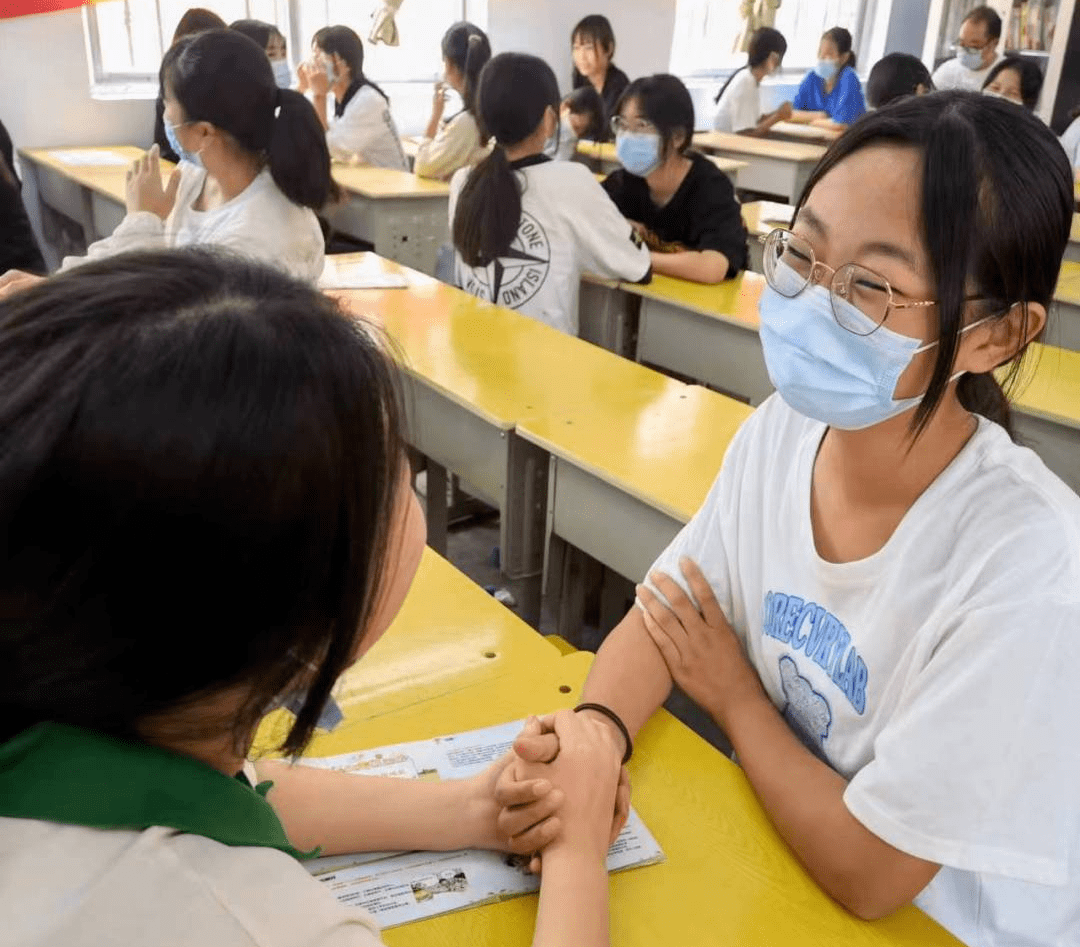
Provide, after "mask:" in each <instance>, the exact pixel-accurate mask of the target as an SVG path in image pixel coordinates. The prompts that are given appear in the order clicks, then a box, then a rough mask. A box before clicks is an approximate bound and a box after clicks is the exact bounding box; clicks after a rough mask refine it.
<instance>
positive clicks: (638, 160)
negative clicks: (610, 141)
mask: <svg viewBox="0 0 1080 947" xmlns="http://www.w3.org/2000/svg"><path fill="white" fill-rule="evenodd" d="M615 155H616V157H617V158H618V159H619V163H620V164H621V165H622V166H623V167H624V168H626V170H627V171H629V172H630V173H631V174H636V175H637V176H638V177H639V178H644V177H648V176H649V175H650V174H652V173H653V171H655V170H656V169H657V168H659V167H660V164H661V159H660V136H659V135H657V134H654V133H652V132H619V134H618V135H616V136H615Z"/></svg>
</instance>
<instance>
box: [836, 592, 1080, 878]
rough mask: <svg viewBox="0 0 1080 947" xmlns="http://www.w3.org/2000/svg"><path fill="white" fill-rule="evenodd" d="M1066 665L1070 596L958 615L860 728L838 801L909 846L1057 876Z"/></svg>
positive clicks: (1072, 713)
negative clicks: (863, 739)
mask: <svg viewBox="0 0 1080 947" xmlns="http://www.w3.org/2000/svg"><path fill="white" fill-rule="evenodd" d="M1063 592H1064V594H1066V595H1069V594H1072V593H1073V592H1074V590H1063ZM1078 671H1080V602H1077V601H1076V600H1075V599H1073V600H1071V601H1070V600H1065V599H1056V600H1055V598H1054V597H1053V596H1052V595H1051V596H1044V597H1042V598H1039V599H1034V598H1032V599H1030V600H1027V601H1020V602H1016V603H1011V604H1009V605H997V606H994V607H988V608H983V609H980V610H977V611H974V612H971V613H969V614H967V615H965V616H963V617H962V618H961V619H960V620H959V622H958V624H957V627H956V628H955V629H954V630H953V631H952V632H951V633H950V634H949V635H948V636H947V637H946V638H945V639H944V640H943V641H942V642H941V643H940V644H939V645H938V646H937V648H936V650H935V651H934V653H933V656H932V657H931V658H930V659H929V661H928V663H927V665H926V667H925V668H924V669H923V670H922V672H921V673H920V674H919V675H918V676H917V677H916V678H915V679H914V680H913V681H912V682H911V683H910V684H909V685H908V686H907V692H906V693H905V694H903V696H902V703H901V705H900V707H899V708H898V710H897V712H896V714H895V716H894V717H893V718H892V719H891V720H890V721H889V722H888V723H887V724H886V726H885V728H884V729H883V730H882V731H881V733H880V734H879V735H878V737H877V739H876V740H875V741H874V758H873V760H872V761H871V762H870V763H868V764H867V765H866V766H864V767H863V768H862V769H861V770H859V772H858V773H856V774H855V776H854V778H853V779H852V781H851V783H850V784H849V785H848V788H847V790H846V792H845V794H844V802H845V803H846V805H847V807H848V809H849V810H850V811H851V813H852V815H854V816H855V818H856V819H858V820H859V821H860V822H862V823H863V824H864V825H865V826H866V827H867V828H868V829H870V831H871V832H873V833H874V834H875V835H877V836H879V837H880V838H882V839H884V840H885V841H886V842H888V843H889V844H890V845H893V846H894V847H896V848H899V849H900V850H901V851H905V852H908V853H909V854H912V855H915V856H917V857H919V858H925V859H927V860H929V861H932V862H937V863H939V864H943V865H948V866H950V867H952V868H957V869H960V870H963V871H972V872H982V873H988V874H995V875H1004V876H1006V877H1010V878H1013V879H1017V880H1021V881H1029V882H1034V883H1037V884H1045V885H1061V884H1064V883H1065V881H1066V879H1067V875H1068V864H1067V862H1068V857H1069V848H1070V845H1071V841H1072V839H1074V838H1076V829H1077V825H1078V821H1077V820H1078V810H1080V791H1078V787H1080V749H1078V743H1077V740H1076V722H1077V720H1080V688H1078V687H1077V672H1078Z"/></svg>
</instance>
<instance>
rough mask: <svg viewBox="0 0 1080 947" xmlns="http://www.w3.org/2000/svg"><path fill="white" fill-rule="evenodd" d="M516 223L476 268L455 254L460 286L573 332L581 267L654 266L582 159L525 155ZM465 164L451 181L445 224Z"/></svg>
mask: <svg viewBox="0 0 1080 947" xmlns="http://www.w3.org/2000/svg"><path fill="white" fill-rule="evenodd" d="M526 160H527V161H528V162H529V163H528V166H526V167H522V168H520V169H519V170H518V171H517V172H516V173H517V174H518V175H520V177H521V179H522V191H523V193H522V196H521V209H522V212H521V223H520V224H519V226H518V232H517V237H516V238H515V239H514V242H513V243H512V244H511V246H510V249H509V250H507V252H506V253H505V254H504V255H503V256H502V257H500V258H499V259H498V260H496V261H495V262H494V263H491V264H490V265H488V266H486V267H483V268H477V269H474V268H473V267H470V266H466V265H465V263H464V261H463V260H462V259H461V254H459V253H457V254H455V257H456V259H455V275H456V278H457V283H458V285H459V286H460V287H461V288H462V289H464V290H465V291H466V292H469V293H472V294H473V295H474V296H479V297H480V298H481V299H485V300H487V301H488V302H494V303H497V304H498V305H500V306H506V307H508V308H510V309H517V310H518V311H519V312H521V313H523V314H524V315H526V316H531V317H532V318H534V319H539V320H540V321H541V322H546V323H547V324H548V325H550V326H554V327H555V328H556V329H561V330H562V331H563V332H568V333H570V334H571V335H577V331H578V290H579V283H580V280H581V274H582V273H583V272H589V273H595V274H596V275H597V276H603V277H607V278H609V279H621V280H626V281H629V282H637V281H639V280H641V279H644V277H645V275H646V274H647V273H648V272H649V270H650V267H651V265H652V261H651V257H650V255H649V251H648V249H647V248H646V247H644V246H639V245H638V243H637V242H636V241H635V240H634V233H633V228H631V226H630V224H629V223H628V222H627V221H626V219H625V218H624V217H623V215H622V214H620V213H619V209H618V208H617V207H616V206H615V204H614V203H613V202H612V200H611V198H610V197H608V196H607V194H606V193H605V191H604V189H603V188H602V187H601V186H600V183H599V182H598V181H597V180H596V178H594V177H593V175H592V173H591V172H590V171H589V169H588V168H586V167H585V165H583V164H578V163H576V162H572V161H552V160H550V159H548V158H540V159H538V160H537V159H526ZM469 173H470V169H468V168H463V169H462V170H461V171H459V172H458V173H457V174H455V175H454V177H453V179H452V180H451V181H450V229H451V232H453V227H454V214H455V212H456V210H457V201H458V196H459V195H460V194H461V189H462V187H464V185H465V182H466V181H467V180H468V175H469Z"/></svg>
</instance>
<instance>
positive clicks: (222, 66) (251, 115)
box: [61, 30, 339, 282]
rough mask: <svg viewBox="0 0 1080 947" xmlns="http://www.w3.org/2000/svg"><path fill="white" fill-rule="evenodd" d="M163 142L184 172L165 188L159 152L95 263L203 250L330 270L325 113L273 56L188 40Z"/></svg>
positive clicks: (133, 183) (207, 39) (169, 86)
mask: <svg viewBox="0 0 1080 947" xmlns="http://www.w3.org/2000/svg"><path fill="white" fill-rule="evenodd" d="M160 79H161V88H162V89H163V90H164V94H165V132H166V135H167V136H168V137H169V140H170V141H171V142H172V143H173V148H174V150H175V151H176V152H177V153H178V154H179V155H180V165H179V167H177V168H176V169H175V170H174V171H173V173H172V175H171V176H170V178H169V181H168V184H167V185H165V186H163V185H162V182H161V170H160V166H159V162H158V153H157V148H156V147H153V148H151V149H150V152H149V154H148V155H146V156H145V157H143V158H141V159H139V160H138V161H136V162H135V164H134V166H133V167H132V168H131V169H129V171H128V175H127V216H126V217H125V218H124V219H123V221H122V222H121V224H120V226H119V227H117V228H116V230H115V231H114V232H113V234H112V235H111V236H109V237H106V238H105V239H104V240H99V241H97V242H96V243H93V244H91V246H90V248H89V250H88V251H87V255H86V256H85V257H67V258H66V259H65V260H64V262H63V264H62V265H61V269H70V268H71V267H74V266H80V265H82V264H84V263H86V262H87V261H88V260H95V259H100V258H101V257H105V256H112V255H114V254H117V253H122V252H125V251H128V250H136V249H146V248H150V247H156V248H160V247H182V246H188V245H190V244H205V245H213V246H216V247H221V248H224V249H227V250H231V251H233V252H235V253H242V254H245V255H247V256H251V257H255V258H257V259H261V260H266V261H267V262H270V263H273V264H274V265H276V266H279V267H281V268H282V269H284V270H285V271H287V272H289V273H291V274H292V275H294V276H297V277H300V278H302V279H307V280H311V281H313V282H314V281H315V280H317V279H318V278H319V276H320V274H321V273H322V269H323V259H324V239H323V234H322V230H321V229H320V227H319V221H318V219H317V217H316V216H315V211H316V210H317V209H319V208H322V207H323V206H325V205H326V203H327V202H328V201H330V200H331V199H336V198H337V197H338V196H339V195H338V189H337V185H336V184H335V183H334V181H333V178H332V177H331V176H330V155H329V153H328V152H327V150H326V139H325V137H324V135H323V133H322V130H321V129H320V127H319V120H318V118H317V116H316V115H315V110H314V109H313V108H312V107H311V103H310V102H308V101H307V100H306V99H305V98H304V97H303V96H302V95H300V94H299V93H297V92H293V91H292V90H290V89H279V88H278V87H277V84H276V83H275V81H274V72H273V69H271V67H270V60H269V59H268V58H267V57H266V53H265V52H264V51H263V50H262V49H260V48H259V47H258V46H257V45H255V43H254V42H252V41H251V40H250V39H248V38H247V37H246V36H243V35H241V34H240V33H237V32H235V31H233V30H208V31H205V32H202V33H196V34H194V35H192V36H187V37H184V38H183V39H181V40H179V41H178V42H177V43H175V44H174V45H173V46H171V47H170V48H169V50H168V52H167V53H166V54H165V59H164V61H163V62H162V64H161V77H160Z"/></svg>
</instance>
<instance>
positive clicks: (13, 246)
mask: <svg viewBox="0 0 1080 947" xmlns="http://www.w3.org/2000/svg"><path fill="white" fill-rule="evenodd" d="M9 270H14V271H17V272H20V273H30V274H41V273H44V272H45V260H44V258H43V257H42V255H41V249H40V248H39V247H38V243H37V237H35V236H34V229H33V227H31V226H30V217H29V216H28V215H27V213H26V205H25V204H23V199H22V182H21V181H20V180H19V178H18V175H16V173H15V146H14V145H13V144H12V142H11V136H10V135H9V134H8V131H7V129H6V128H5V127H4V123H3V122H0V273H5V272H7V271H9Z"/></svg>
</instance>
